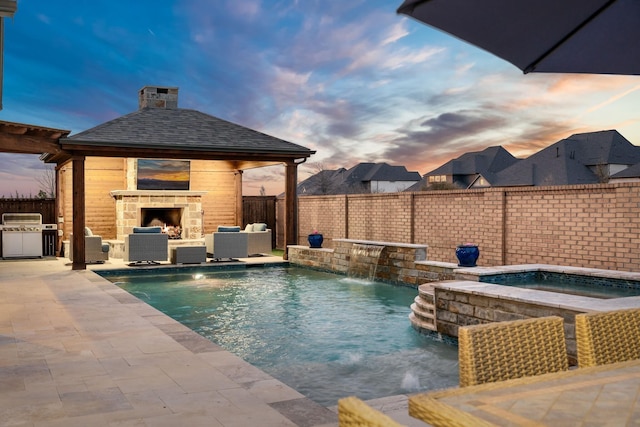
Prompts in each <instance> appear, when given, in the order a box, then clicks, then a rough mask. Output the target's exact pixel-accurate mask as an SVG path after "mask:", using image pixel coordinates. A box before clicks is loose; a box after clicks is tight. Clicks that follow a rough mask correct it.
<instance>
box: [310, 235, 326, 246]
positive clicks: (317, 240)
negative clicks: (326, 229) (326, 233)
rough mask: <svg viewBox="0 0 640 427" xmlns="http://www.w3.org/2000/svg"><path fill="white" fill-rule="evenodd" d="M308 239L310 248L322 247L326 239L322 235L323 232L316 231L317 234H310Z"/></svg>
mask: <svg viewBox="0 0 640 427" xmlns="http://www.w3.org/2000/svg"><path fill="white" fill-rule="evenodd" d="M308 240H309V247H310V248H321V247H322V241H323V240H324V239H323V237H322V234H320V233H316V234H309V237H308Z"/></svg>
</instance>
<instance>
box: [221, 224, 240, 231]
mask: <svg viewBox="0 0 640 427" xmlns="http://www.w3.org/2000/svg"><path fill="white" fill-rule="evenodd" d="M239 231H240V226H239V225H233V226H229V225H219V226H218V232H219V233H229V232H232V233H235V232H239Z"/></svg>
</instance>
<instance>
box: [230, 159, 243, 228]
mask: <svg viewBox="0 0 640 427" xmlns="http://www.w3.org/2000/svg"><path fill="white" fill-rule="evenodd" d="M233 174H234V177H235V184H236V191H235V193H236V209H235V211H236V221H235V223H236V225H239V226H240V227H243V228H244V226H245V224H243V218H244V212H243V205H242V171H241V170H239V169H237V170H236V171H234V173H233Z"/></svg>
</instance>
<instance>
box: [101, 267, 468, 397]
mask: <svg viewBox="0 0 640 427" xmlns="http://www.w3.org/2000/svg"><path fill="white" fill-rule="evenodd" d="M100 274H102V275H103V276H104V277H105V278H107V279H108V280H110V281H112V282H114V283H117V284H118V285H119V286H120V287H122V288H123V289H125V290H126V291H128V292H129V293H131V294H133V295H135V296H137V297H138V298H140V299H141V300H143V301H145V302H147V303H148V304H150V305H151V306H153V307H155V308H157V309H159V310H160V311H162V312H164V313H165V314H167V315H168V316H170V317H172V318H174V319H176V320H178V321H180V322H181V323H183V324H184V325H186V326H188V327H189V328H191V329H192V330H194V331H196V332H198V333H199V334H201V335H203V336H205V337H207V338H209V339H210V340H212V341H213V342H215V343H217V344H218V345H220V346H222V347H223V348H224V349H225V350H228V351H230V352H232V353H234V354H236V355H238V356H240V357H242V358H243V359H244V360H246V361H247V362H249V363H251V364H253V365H255V366H257V367H258V368H260V369H262V370H263V371H265V372H267V373H268V374H270V375H272V376H273V377H275V378H277V379H279V380H280V381H282V382H284V383H285V384H287V385H289V386H291V387H293V388H294V389H296V390H298V391H299V392H300V393H302V394H304V395H305V396H307V397H309V398H310V399H312V400H314V401H315V402H317V403H319V404H322V405H325V406H331V405H335V404H336V402H337V400H338V399H339V398H341V397H344V396H349V395H356V396H358V397H360V398H361V399H365V400H367V399H373V398H378V397H384V396H391V395H396V394H405V393H413V392H418V391H424V390H432V389H437V388H446V387H451V386H455V385H457V384H458V350H457V347H456V346H455V345H453V344H451V343H448V342H443V341H439V340H437V339H434V337H430V336H424V335H421V334H419V333H417V332H416V331H415V330H414V329H413V328H412V327H411V325H410V322H409V320H408V314H409V306H410V305H411V303H412V302H413V299H414V297H415V296H416V294H417V291H416V290H415V289H413V288H410V287H401V286H393V285H389V284H385V283H370V282H364V281H356V280H351V279H349V278H347V277H345V276H341V275H337V274H333V273H328V272H322V271H316V270H310V269H306V268H301V267H277V268H276V267H270V268H243V269H235V270H211V269H190V271H189V272H188V273H184V272H178V271H175V270H174V271H171V272H157V271H156V272H154V273H149V272H145V273H144V274H142V273H137V272H136V273H135V274H128V275H122V274H111V273H107V272H101V273H100Z"/></svg>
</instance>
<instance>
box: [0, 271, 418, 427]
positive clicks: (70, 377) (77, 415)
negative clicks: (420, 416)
mask: <svg viewBox="0 0 640 427" xmlns="http://www.w3.org/2000/svg"><path fill="white" fill-rule="evenodd" d="M251 261H252V262H256V260H251ZM262 261H263V262H264V260H262ZM113 263H117V260H112V261H111V262H110V264H111V265H102V266H95V267H94V266H91V267H89V268H96V269H98V268H114V265H113ZM122 267H123V268H126V266H125V265H124V264H123V265H122ZM371 403H372V406H374V407H378V408H379V409H381V410H382V411H384V412H386V413H388V414H389V415H391V416H392V417H394V418H396V419H397V420H398V421H399V422H402V423H405V424H407V425H414V426H416V425H423V426H424V425H425V424H423V423H420V422H416V421H415V420H414V419H412V418H410V417H409V416H408V413H407V407H406V403H407V399H406V396H397V397H391V398H385V399H377V400H375V401H372V402H371ZM335 411H336V409H335V408H332V409H328V408H325V407H322V406H320V405H318V404H316V403H314V402H313V401H311V400H310V399H307V398H305V397H304V396H303V395H301V394H300V393H298V392H297V391H295V390H293V389H292V388H290V387H288V386H286V385H285V384H283V383H281V382H280V381H278V380H276V379H274V378H272V377H271V376H269V375H267V374H266V373H264V372H262V371H261V370H259V369H257V368H256V367H254V366H252V365H250V364H248V363H247V362H245V361H243V360H242V359H240V358H238V357H237V356H235V355H233V354H231V353H229V352H227V351H224V350H223V349H222V348H220V347H219V346H217V345H216V344H214V343H212V342H211V341H209V340H207V339H205V338H203V337H201V336H200V335H198V334H197V333H195V332H193V331H191V330H190V329H188V328H187V327H185V326H183V325H181V324H180V323H178V322H177V321H175V320H173V319H171V318H169V317H168V316H165V315H164V314H162V313H161V312H159V311H157V310H156V309H154V308H153V307H151V306H149V305H147V304H145V303H144V302H142V301H140V300H138V299H137V298H135V297H133V296H131V295H130V294H128V293H127V292H125V291H124V290H122V289H120V288H119V287H118V286H116V285H114V284H112V283H110V282H108V281H106V280H105V279H103V278H101V277H100V276H98V275H96V274H95V273H93V272H92V271H91V270H86V271H72V270H71V268H70V266H69V265H68V260H66V259H64V258H59V259H45V260H12V261H0V426H58V425H59V426H65V427H66V426H88V425H91V426H99V425H103V426H174V425H189V426H200V425H202V426H205V425H206V426H224V427H232V426H241V427H244V426H302V427H307V426H308V427H311V426H336V425H337V416H336V413H335Z"/></svg>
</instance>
